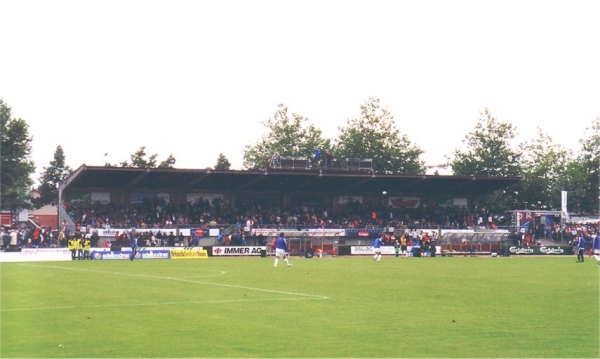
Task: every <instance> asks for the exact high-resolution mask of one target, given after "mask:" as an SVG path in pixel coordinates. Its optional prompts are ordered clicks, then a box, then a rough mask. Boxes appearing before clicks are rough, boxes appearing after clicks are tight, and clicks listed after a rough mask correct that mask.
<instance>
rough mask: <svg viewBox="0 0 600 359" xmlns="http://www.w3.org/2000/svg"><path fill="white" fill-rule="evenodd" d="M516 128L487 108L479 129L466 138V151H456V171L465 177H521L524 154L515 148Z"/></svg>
mask: <svg viewBox="0 0 600 359" xmlns="http://www.w3.org/2000/svg"><path fill="white" fill-rule="evenodd" d="M515 136H516V128H515V127H514V126H513V125H512V124H510V123H506V122H500V121H498V120H497V119H496V118H495V117H493V116H492V114H491V112H490V111H489V110H488V109H487V108H486V109H485V110H484V111H483V112H482V113H481V117H480V118H479V121H478V122H477V124H476V125H475V129H474V130H473V131H472V132H470V133H469V134H468V135H466V136H465V139H464V140H463V143H465V144H466V149H464V150H461V149H457V150H455V151H454V159H453V160H451V162H450V164H451V165H452V171H453V172H454V174H455V175H461V176H472V175H474V176H492V177H493V176H519V175H521V168H520V165H519V161H520V157H521V154H520V152H518V151H517V150H514V149H512V146H511V141H513V140H514V139H515Z"/></svg>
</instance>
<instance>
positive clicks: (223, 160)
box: [214, 153, 231, 171]
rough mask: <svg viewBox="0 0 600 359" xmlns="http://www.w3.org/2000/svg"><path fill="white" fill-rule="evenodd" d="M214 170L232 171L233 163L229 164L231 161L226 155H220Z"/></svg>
mask: <svg viewBox="0 0 600 359" xmlns="http://www.w3.org/2000/svg"><path fill="white" fill-rule="evenodd" d="M214 169H215V170H217V171H227V170H229V169H231V163H229V160H228V159H227V157H225V155H224V154H222V153H219V158H217V164H216V165H215V168H214Z"/></svg>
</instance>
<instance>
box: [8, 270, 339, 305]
mask: <svg viewBox="0 0 600 359" xmlns="http://www.w3.org/2000/svg"><path fill="white" fill-rule="evenodd" d="M20 265H24V266H31V267H45V268H56V269H64V270H73V271H79V272H91V273H100V274H111V275H121V276H127V277H137V278H149V279H166V280H173V281H178V282H185V283H194V284H204V285H213V286H217V287H228V288H236V289H246V290H253V291H257V292H266V293H276V294H286V295H294V296H300V297H306V298H305V299H329V297H326V296H324V295H318V294H307V293H297V292H287V291H281V290H274V289H263V288H254V287H247V286H243V285H235V284H223V283H211V282H203V281H197V280H189V279H183V278H175V277H161V276H151V275H142V274H131V273H118V272H106V271H99V270H94V269H81V268H66V267H60V266H50V265H43V264H20ZM219 272H222V273H223V274H225V273H227V272H225V271H219ZM297 299H300V298H297ZM264 300H295V299H293V298H291V299H264ZM234 301H244V300H226V301H215V303H220V302H234ZM248 301H254V300H248ZM186 303H194V302H186ZM204 303H207V302H204ZM177 304H181V303H177ZM132 305H136V304H132ZM149 305H150V304H149ZM0 311H5V310H0Z"/></svg>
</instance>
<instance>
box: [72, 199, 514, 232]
mask: <svg viewBox="0 0 600 359" xmlns="http://www.w3.org/2000/svg"><path fill="white" fill-rule="evenodd" d="M65 209H66V211H67V213H68V214H69V215H70V216H71V218H72V219H73V220H74V221H75V223H77V224H78V225H80V226H85V227H88V228H104V229H107V228H140V229H145V228H166V229H169V228H216V227H224V226H229V225H234V224H239V223H246V221H247V220H252V221H253V223H254V228H298V227H301V228H349V229H352V228H381V227H395V228H406V229H410V228H431V229H437V228H443V229H450V228H452V229H461V228H475V227H477V228H495V227H496V226H501V225H504V224H505V223H503V222H501V221H499V220H498V218H497V217H494V216H492V215H491V214H490V213H489V212H488V211H487V210H486V209H485V208H480V209H475V210H474V211H468V210H467V209H466V208H464V207H438V208H435V209H432V208H428V207H420V208H393V207H391V206H390V207H387V208H386V207H385V206H381V205H379V206H373V205H366V204H362V203H360V202H352V203H350V204H348V205H346V206H344V207H342V209H339V210H335V209H333V208H327V207H324V206H319V205H300V206H296V207H288V208H285V207H269V208H263V206H260V205H258V206H249V207H238V208H235V207H231V206H229V205H228V204H227V203H225V202H223V201H222V200H220V199H215V200H213V201H212V203H210V202H209V201H197V202H195V203H184V204H178V205H176V204H171V203H165V202H164V201H161V200H155V201H146V202H144V203H143V204H138V205H128V206H119V205H114V204H99V203H85V202H79V203H72V204H68V205H66V207H65Z"/></svg>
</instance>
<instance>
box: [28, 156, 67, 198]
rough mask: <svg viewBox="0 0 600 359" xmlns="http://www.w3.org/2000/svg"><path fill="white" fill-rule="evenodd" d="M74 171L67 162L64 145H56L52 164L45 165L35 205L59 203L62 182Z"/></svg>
mask: <svg viewBox="0 0 600 359" xmlns="http://www.w3.org/2000/svg"><path fill="white" fill-rule="evenodd" d="M72 172H73V170H72V169H71V168H70V167H69V166H67V165H66V164H65V154H64V152H63V149H62V147H61V146H58V147H56V151H54V159H53V160H52V161H50V166H48V167H44V171H43V172H42V173H41V175H40V178H39V181H40V185H39V186H38V191H39V192H40V198H37V199H36V200H35V201H34V203H35V205H36V206H37V207H38V208H39V207H42V206H44V205H46V204H51V205H53V206H56V205H58V189H59V187H60V184H61V182H62V181H64V180H65V179H66V178H67V177H69V175H70V174H71V173H72Z"/></svg>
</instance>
